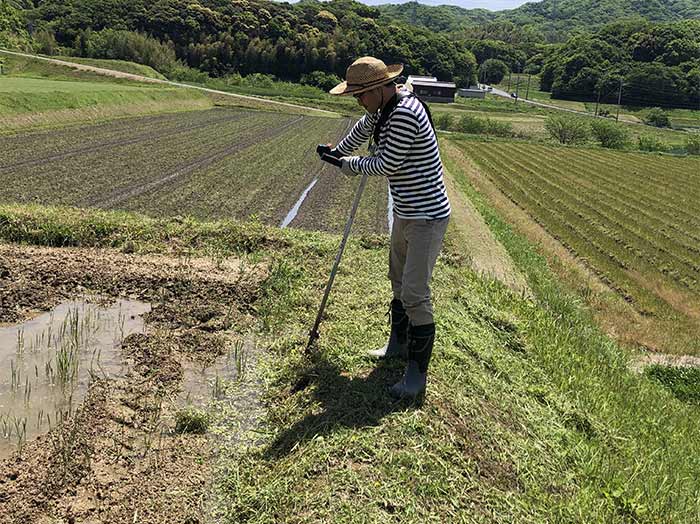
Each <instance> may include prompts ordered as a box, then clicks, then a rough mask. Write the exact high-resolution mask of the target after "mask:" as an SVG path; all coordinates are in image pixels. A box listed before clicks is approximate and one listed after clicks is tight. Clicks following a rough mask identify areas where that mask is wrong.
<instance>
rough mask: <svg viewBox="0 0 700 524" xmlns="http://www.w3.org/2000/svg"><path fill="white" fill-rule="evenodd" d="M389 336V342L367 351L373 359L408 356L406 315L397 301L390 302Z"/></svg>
mask: <svg viewBox="0 0 700 524" xmlns="http://www.w3.org/2000/svg"><path fill="white" fill-rule="evenodd" d="M389 311H390V313H389V314H390V315H391V335H389V342H387V344H386V345H385V346H384V347H382V348H379V349H375V350H373V351H368V352H367V354H368V355H370V356H372V357H375V358H397V357H398V358H406V357H407V356H408V315H406V309H405V308H404V307H403V304H402V303H401V301H400V300H399V299H396V298H395V299H394V300H392V301H391V309H390V310H389Z"/></svg>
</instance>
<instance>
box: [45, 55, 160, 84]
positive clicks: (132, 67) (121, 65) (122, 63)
mask: <svg viewBox="0 0 700 524" xmlns="http://www.w3.org/2000/svg"><path fill="white" fill-rule="evenodd" d="M47 58H55V59H57V60H65V61H66V62H75V63H76V64H84V65H89V66H94V67H101V68H104V69H113V70H115V71H122V72H124V73H131V74H132V75H141V76H145V77H147V78H157V79H160V80H165V76H163V75H162V74H160V73H159V72H158V71H156V70H155V69H153V68H152V67H149V66H147V65H144V64H137V63H136V62H129V61H127V60H107V59H100V58H81V57H76V56H49V57H47Z"/></svg>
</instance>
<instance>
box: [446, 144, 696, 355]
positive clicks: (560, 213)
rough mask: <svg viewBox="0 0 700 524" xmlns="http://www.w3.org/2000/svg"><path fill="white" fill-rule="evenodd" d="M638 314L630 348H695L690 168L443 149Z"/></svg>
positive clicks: (563, 152) (608, 156)
mask: <svg viewBox="0 0 700 524" xmlns="http://www.w3.org/2000/svg"><path fill="white" fill-rule="evenodd" d="M453 143H454V144H456V145H457V146H458V147H459V148H460V149H461V150H462V152H463V153H464V155H465V156H466V157H468V158H469V159H471V160H472V161H473V162H474V163H475V164H476V166H477V167H478V168H479V170H480V172H481V173H482V175H483V176H485V177H487V178H488V180H490V181H491V182H492V183H493V184H495V185H496V186H497V187H498V188H499V189H500V190H501V191H502V192H503V193H504V194H505V195H506V196H507V197H508V198H509V199H510V200H512V201H513V202H514V203H515V204H516V205H517V206H519V207H521V208H522V209H524V210H525V211H526V212H527V213H528V214H529V215H530V216H531V217H532V218H533V219H534V220H535V221H536V222H537V223H538V224H540V225H542V226H543V227H544V228H545V229H546V230H547V231H548V232H549V233H550V234H551V235H553V236H554V237H555V238H556V239H557V240H559V241H560V242H561V243H562V244H563V245H564V246H566V248H567V249H568V250H569V251H571V252H572V253H573V254H575V255H576V257H577V258H578V259H579V260H580V261H581V262H582V263H584V264H585V265H586V266H588V267H589V268H590V269H591V270H592V271H594V272H595V273H596V274H597V275H598V276H599V277H600V278H601V279H602V280H603V282H605V283H606V284H607V285H608V286H609V287H610V288H611V289H613V290H614V291H615V292H616V293H617V294H618V295H619V296H620V297H621V298H622V299H623V300H624V301H626V302H627V303H628V304H630V305H631V306H632V307H633V308H634V310H635V311H636V312H637V313H638V317H639V319H640V321H639V322H640V325H639V326H637V327H636V328H635V329H638V330H639V332H638V333H637V342H638V343H640V344H643V345H645V346H648V347H652V348H654V349H656V350H659V351H670V352H675V353H688V354H694V353H697V351H698V350H699V349H700V338H699V335H698V333H699V331H698V329H699V326H700V248H699V247H698V245H699V243H700V219H699V218H698V217H699V216H700V198H699V197H700V160H698V159H694V158H674V157H661V156H658V155H649V154H635V153H620V152H612V151H606V150H600V149H583V148H566V147H556V146H545V145H535V144H526V143H515V142H489V143H485V142H480V141H474V140H461V141H460V140H453Z"/></svg>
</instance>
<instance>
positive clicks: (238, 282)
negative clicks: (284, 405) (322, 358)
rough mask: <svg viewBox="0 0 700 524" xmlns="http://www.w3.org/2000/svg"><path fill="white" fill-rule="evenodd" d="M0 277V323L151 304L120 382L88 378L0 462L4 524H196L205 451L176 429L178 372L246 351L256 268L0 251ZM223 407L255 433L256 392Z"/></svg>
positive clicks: (82, 252) (209, 455) (204, 489)
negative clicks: (59, 310)
mask: <svg viewBox="0 0 700 524" xmlns="http://www.w3.org/2000/svg"><path fill="white" fill-rule="evenodd" d="M0 274H1V275H2V285H0V322H18V321H21V320H23V319H26V318H28V317H32V316H33V315H34V313H35V312H36V311H46V310H49V309H51V308H52V307H53V306H55V305H56V304H57V303H59V302H62V301H64V300H66V299H69V298H75V297H76V296H95V297H97V296H99V297H104V299H107V300H108V299H110V298H114V297H118V296H129V297H133V298H137V299H139V300H142V301H147V302H148V303H150V304H151V305H152V309H151V311H150V313H147V315H146V317H145V320H146V326H147V331H146V333H145V334H134V335H129V336H127V337H126V338H125V339H124V340H123V341H122V352H123V357H124V358H125V359H126V360H125V361H126V362H127V363H128V369H129V372H128V373H126V374H125V375H123V376H121V377H111V378H104V377H103V378H94V379H93V381H92V382H91V384H90V386H89V389H88V393H87V396H86V398H85V399H84V401H83V402H82V404H81V405H80V407H79V408H78V409H77V410H75V411H73V412H71V413H69V414H67V415H66V416H65V418H63V420H62V422H61V423H60V424H58V425H55V426H54V427H53V429H51V430H50V431H49V432H48V433H47V434H44V435H42V436H40V437H38V438H37V439H35V440H33V441H30V442H28V443H27V444H26V445H25V447H24V449H23V450H22V451H21V453H18V452H15V453H14V454H13V455H11V456H10V457H9V458H7V459H4V460H0V513H1V514H2V515H3V522H7V523H8V524H36V523H42V524H43V523H46V524H48V523H50V522H71V523H74V524H79V523H85V524H87V523H92V524H96V523H100V522H110V523H119V524H132V523H134V522H138V523H143V524H156V523H157V524H161V523H162V524H165V523H168V524H169V523H173V522H182V523H185V522H186V523H189V524H200V523H204V522H205V517H204V515H205V512H206V510H207V507H208V501H207V499H208V497H209V483H210V480H211V476H212V471H211V469H212V463H213V460H212V459H213V457H214V455H213V448H212V446H211V442H210V440H209V439H208V437H207V436H205V435H200V434H195V433H190V432H179V431H176V430H175V427H176V423H175V419H176V414H177V413H178V412H179V409H180V407H181V406H180V404H179V403H178V400H177V399H178V398H179V396H180V395H181V391H182V389H183V387H184V384H185V380H186V375H187V370H188V369H190V368H195V369H200V368H202V367H203V366H206V365H209V364H211V363H212V362H214V361H215V360H216V359H217V358H218V357H219V356H220V355H221V354H222V351H225V348H226V346H227V344H228V342H227V341H229V340H231V337H233V339H240V340H245V341H246V344H248V342H247V341H248V340H249V337H250V335H246V333H249V329H250V324H251V323H252V322H254V317H253V315H254V311H252V308H251V306H252V305H253V304H254V303H255V300H256V296H257V293H258V290H259V285H260V283H261V280H262V279H264V278H265V277H266V269H265V267H264V266H263V265H258V266H248V265H244V264H241V263H240V261H238V260H235V259H227V260H225V261H219V262H214V261H211V260H208V259H203V258H202V259H183V258H179V259H178V258H174V257H170V256H162V255H153V256H139V255H127V254H123V253H120V252H118V251H115V250H107V249H72V248H71V249H68V248H63V249H52V248H37V247H26V246H16V245H6V244H0ZM237 337H238V338H237ZM258 349H260V348H258ZM253 357H255V355H254V356H253ZM251 360H252V359H251ZM251 360H248V363H249V364H250V362H251ZM253 389H255V388H253ZM207 391H209V392H210V391H211V390H207ZM208 394H211V393H208ZM226 394H227V391H224V396H225V395H226ZM224 398H226V397H224ZM231 404H232V405H235V406H236V408H237V409H236V412H240V413H244V414H246V417H247V418H246V417H242V418H240V419H237V422H238V423H239V425H238V426H237V427H239V428H240V430H241V431H244V430H245V429H246V424H254V423H256V422H257V419H258V418H259V412H260V407H259V399H257V398H256V397H255V391H253V393H249V395H248V396H247V397H245V398H240V396H239V397H236V398H233V399H231ZM252 415H255V416H252ZM228 429H229V430H230V428H228ZM234 433H235V431H234Z"/></svg>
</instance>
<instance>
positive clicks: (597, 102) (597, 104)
mask: <svg viewBox="0 0 700 524" xmlns="http://www.w3.org/2000/svg"><path fill="white" fill-rule="evenodd" d="M602 89H603V87H602V86H600V85H599V86H598V99H597V100H596V102H595V114H594V115H593V116H598V106H599V105H600V92H601V91H602Z"/></svg>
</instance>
